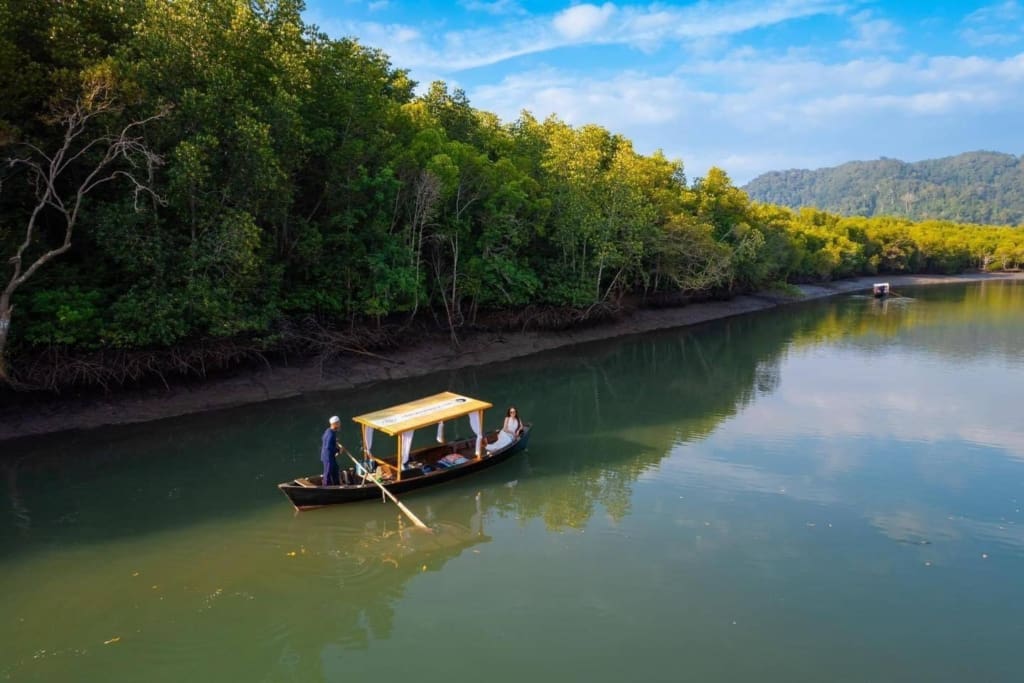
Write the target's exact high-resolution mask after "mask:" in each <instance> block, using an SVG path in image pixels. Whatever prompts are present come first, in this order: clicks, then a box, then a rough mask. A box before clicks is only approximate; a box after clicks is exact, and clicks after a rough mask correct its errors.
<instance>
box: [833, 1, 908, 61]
mask: <svg viewBox="0 0 1024 683" xmlns="http://www.w3.org/2000/svg"><path fill="white" fill-rule="evenodd" d="M852 24H853V28H854V31H855V32H856V38H851V39H847V40H844V41H842V42H841V43H840V45H842V46H843V47H845V48H846V49H847V50H854V51H858V52H885V51H891V50H898V49H899V48H900V47H901V45H900V35H901V34H902V33H903V29H902V28H900V27H899V26H897V25H896V24H894V23H892V22H891V21H888V20H887V19H876V18H874V16H873V15H872V13H871V12H870V11H868V10H865V11H863V12H858V13H857V14H855V15H853V17H852Z"/></svg>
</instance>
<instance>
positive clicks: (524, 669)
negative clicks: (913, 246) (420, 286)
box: [0, 282, 1024, 683]
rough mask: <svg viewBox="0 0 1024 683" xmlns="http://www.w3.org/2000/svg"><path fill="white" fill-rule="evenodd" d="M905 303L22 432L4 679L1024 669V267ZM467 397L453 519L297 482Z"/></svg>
mask: <svg viewBox="0 0 1024 683" xmlns="http://www.w3.org/2000/svg"><path fill="white" fill-rule="evenodd" d="M901 294H903V295H905V296H899V297H894V298H892V299H889V300H887V301H883V302H879V301H876V300H874V299H871V298H868V297H864V296H842V297H839V298H835V299H832V300H828V301H820V302H809V303H806V304H800V305H796V306H791V307H785V308H781V309H778V310H775V311H768V312H764V313H760V314H755V315H749V316H744V317H740V318H734V319H730V320H725V321H720V322H716V323H712V324H707V325H703V326H700V327H694V328H686V329H680V330H673V331H667V332H661V333H658V334H648V335H644V336H638V337H630V338H624V339H617V340H612V341H608V342H601V343H595V344H588V345H584V346H579V347H575V348H571V349H564V350H560V351H557V352H551V353H546V354H541V355H537V356H533V357H529V358H524V359H520V360H517V361H512V362H507V363H502V364H496V365H492V366H486V367H482V368H476V369H469V370H460V371H457V372H452V373H450V374H438V375H431V376H428V377H424V378H420V379H416V380H410V381H402V382H395V383H388V384H382V385H378V386H373V387H369V388H364V389H360V390H358V391H351V392H344V393H336V394H316V395H308V396H304V397H302V398H300V399H294V400H288V401H280V402H274V403H267V404H263V405H256V406H252V407H247V408H242V409H236V410H229V411H219V412H215V413H208V414H204V415H198V416H193V417H185V418H177V419H171V420H164V421H159V422H154V423H150V424H145V425H138V426H128V427H119V428H109V429H98V430H93V431H88V432H79V433H73V434H68V435H55V436H52V437H46V438H39V439H31V440H22V441H17V442H8V443H6V444H0V607H2V609H0V680H11V681H53V682H63V681H87V682H94V681H95V682H104V683H106V682H111V683H115V682H117V683H119V682H122V681H160V682H163V681H167V682H171V681H174V682H188V683H199V682H202V681H225V682H233V681H257V682H258V681H311V682H315V681H352V680H357V679H366V680H372V681H374V682H375V683H388V682H390V681H398V680H411V681H418V682H422V681H485V682H486V683H501V682H504V681H517V682H518V681H524V680H526V681H530V680H533V681H577V680H578V681H588V682H590V681H746V680H758V681H769V682H776V681H778V682H783V681H787V682H788V681H1018V680H1021V679H1022V678H1024V654H1022V643H1024V513H1022V512H1021V509H1022V508H1024V410H1022V407H1024V402H1022V389H1024V284H1017V283H1005V282H1002V283H1001V282H988V283H980V284H971V285H949V286H938V287H928V288H904V290H903V291H902V292H901ZM443 390H452V391H458V392H462V393H465V394H468V395H470V396H476V397H479V398H483V399H485V400H489V401H492V402H494V403H495V405H496V408H500V409H501V410H500V411H499V410H495V411H492V412H491V413H490V414H489V415H488V419H487V424H488V426H490V427H493V426H497V425H498V423H499V420H500V418H499V412H503V409H504V407H505V406H506V405H508V404H510V403H515V404H516V405H517V407H518V408H519V409H520V413H521V414H522V415H523V417H524V418H525V419H527V420H528V421H531V422H533V423H534V430H533V435H532V439H531V443H530V447H529V449H528V451H526V452H525V453H522V454H519V455H517V456H515V457H514V458H513V459H512V460H510V461H509V462H507V463H504V464H502V465H500V466H498V467H496V468H493V469H491V470H489V471H487V472H484V473H481V474H478V475H473V476H470V477H467V478H465V479H462V480H460V481H457V482H454V483H451V484H448V485H444V486H440V487H435V488H432V489H426V490H424V491H420V492H415V493H410V494H407V495H405V496H404V497H403V501H404V502H405V503H406V504H407V505H408V506H409V507H410V508H411V509H412V510H413V511H414V512H416V514H418V515H419V516H420V517H421V518H423V519H424V520H425V521H426V522H427V523H428V524H430V525H431V526H432V527H433V528H434V529H435V533H433V534H429V535H428V534H424V533H422V532H417V531H415V530H414V529H412V528H410V526H409V525H408V524H407V523H403V520H402V519H401V517H400V515H399V513H398V512H397V510H396V508H395V507H394V506H393V505H391V504H387V505H385V504H382V503H381V502H379V501H370V502H365V503H358V504H351V505H342V506H335V507H333V508H325V509H321V510H316V511H310V512H304V513H296V512H295V511H294V510H293V508H292V507H291V505H290V504H289V503H288V501H287V499H285V497H284V496H283V495H282V494H281V493H280V492H279V491H278V490H277V489H276V486H275V485H276V484H277V483H278V482H280V481H283V480H285V479H290V478H292V477H294V476H297V475H302V474H312V473H316V472H318V471H319V461H318V444H319V438H320V434H321V432H322V431H323V428H324V426H325V424H324V423H325V421H326V418H327V417H328V416H329V415H332V414H339V415H342V416H343V427H342V432H341V437H342V440H343V441H344V442H345V443H346V444H348V445H349V446H350V447H351V446H353V445H354V444H355V443H356V441H357V431H356V429H355V426H354V424H353V423H352V422H351V421H350V417H351V416H352V415H355V414H359V413H363V412H368V411H370V410H374V409H377V408H381V407H384V406H387V405H391V404H394V403H399V402H404V401H407V400H411V399H414V398H417V397H419V396H422V395H425V394H430V393H436V392H438V391H443ZM455 429H456V430H461V434H462V435H468V433H469V426H468V423H467V424H464V425H459V426H458V427H456V428H455ZM422 436H423V437H425V438H429V436H431V435H422ZM450 436H451V435H450ZM379 438H383V437H379ZM375 445H376V444H375ZM375 450H377V449H375ZM378 452H380V451H378Z"/></svg>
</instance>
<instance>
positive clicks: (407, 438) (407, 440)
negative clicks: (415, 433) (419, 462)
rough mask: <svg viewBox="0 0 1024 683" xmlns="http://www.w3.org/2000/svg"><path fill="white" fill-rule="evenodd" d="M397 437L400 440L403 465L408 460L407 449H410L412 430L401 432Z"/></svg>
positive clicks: (403, 465)
mask: <svg viewBox="0 0 1024 683" xmlns="http://www.w3.org/2000/svg"><path fill="white" fill-rule="evenodd" d="M398 438H399V439H401V440H402V467H405V464H406V463H407V462H409V451H410V450H412V432H411V431H408V432H402V433H401V434H399V435H398Z"/></svg>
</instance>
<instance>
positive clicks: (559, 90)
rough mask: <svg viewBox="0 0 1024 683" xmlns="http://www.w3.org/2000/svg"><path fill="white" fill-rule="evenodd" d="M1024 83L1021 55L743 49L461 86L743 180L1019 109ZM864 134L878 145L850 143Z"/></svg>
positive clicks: (497, 102)
mask: <svg viewBox="0 0 1024 683" xmlns="http://www.w3.org/2000/svg"><path fill="white" fill-rule="evenodd" d="M1022 84H1024V54H1020V55H1017V56H1014V57H1010V58H1007V59H1001V60H1000V59H985V58H980V57H932V58H924V57H913V58H909V59H907V60H903V61H899V60H894V59H890V58H881V57H879V58H875V59H869V60H864V59H859V60H851V61H847V62H841V63H835V64H831V63H825V62H823V61H817V60H811V59H809V58H805V57H799V58H798V57H777V58H770V57H767V56H764V55H760V54H758V53H757V52H756V51H751V50H743V51H738V52H736V53H734V54H731V55H728V56H726V57H724V58H722V59H716V60H712V59H709V60H702V61H697V62H692V63H687V64H684V65H683V66H681V67H679V68H677V69H675V70H673V71H671V72H670V73H666V74H653V73H646V72H640V71H631V72H623V73H619V74H616V75H614V76H612V77H610V78H598V77H595V76H588V75H586V74H584V73H580V72H573V71H560V70H557V69H553V68H547V69H543V70H537V71H531V72H529V73H521V74H517V75H513V76H508V77H506V78H505V79H504V80H503V81H501V82H500V83H497V84H492V85H484V86H479V87H476V88H471V89H470V90H469V91H468V92H469V97H470V99H471V101H472V102H473V103H474V106H477V107H480V108H482V109H486V110H488V111H493V112H495V113H497V114H498V115H499V116H501V117H502V118H505V119H506V120H510V119H514V118H515V117H516V116H517V115H518V113H519V112H520V111H521V110H523V109H527V110H529V111H531V112H532V113H533V114H535V115H536V116H538V117H541V118H543V117H545V116H547V115H549V114H556V115H558V116H559V117H560V118H562V119H564V120H566V121H568V122H569V123H572V124H575V125H581V124H585V123H598V124H600V125H603V126H605V127H608V128H610V129H612V130H617V131H621V130H627V131H632V134H631V137H632V138H633V139H634V141H635V142H636V143H637V147H638V149H640V150H642V151H647V152H649V151H653V149H655V148H662V149H664V150H665V151H666V153H668V154H669V155H670V156H681V157H683V158H684V159H685V161H686V163H687V166H688V167H689V168H691V169H697V171H698V173H699V172H702V171H703V170H704V169H705V168H706V167H707V166H710V165H721V166H724V167H725V168H727V169H728V170H729V171H730V172H731V173H733V175H734V176H736V177H738V178H741V179H742V178H749V177H751V176H752V175H756V174H757V173H760V172H763V171H766V170H772V169H775V168H780V167H792V166H804V167H806V166H822V165H828V164H830V163H839V162H842V161H848V160H850V159H851V158H872V156H874V155H881V154H884V155H893V154H895V153H896V151H895V150H896V149H897V146H896V145H895V144H894V141H896V140H899V139H900V136H903V137H904V138H905V139H908V140H911V139H914V138H913V137H907V136H908V135H921V134H924V131H926V130H930V128H929V124H928V122H929V121H934V122H935V125H936V126H939V128H940V129H941V127H942V126H947V125H948V126H953V127H955V128H956V129H958V130H959V129H962V128H963V121H964V120H967V117H977V116H980V115H984V114H985V113H986V112H999V111H1006V110H1009V111H1020V110H1021V109H1024V88H1022V87H1021V85H1022ZM864 138H867V139H870V140H872V144H873V145H875V146H876V147H875V148H877V151H875V148H872V147H868V146H864V145H862V146H861V147H860V148H859V149H857V148H852V149H851V148H850V146H849V145H851V144H854V143H853V142H852V141H853V140H856V139H864ZM723 150H728V151H727V152H726V151H723ZM736 150H743V152H742V153H737V152H736ZM958 151H962V150H958Z"/></svg>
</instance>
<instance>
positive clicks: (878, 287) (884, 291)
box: [872, 282, 889, 299]
mask: <svg viewBox="0 0 1024 683" xmlns="http://www.w3.org/2000/svg"><path fill="white" fill-rule="evenodd" d="M872 292H873V294H874V295H875V298H876V299H881V298H882V297H883V296H889V283H888V282H876V283H875V284H874V285H873V287H872Z"/></svg>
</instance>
